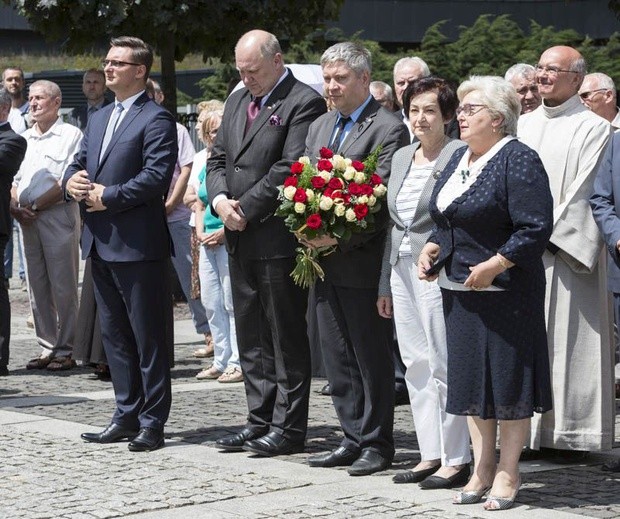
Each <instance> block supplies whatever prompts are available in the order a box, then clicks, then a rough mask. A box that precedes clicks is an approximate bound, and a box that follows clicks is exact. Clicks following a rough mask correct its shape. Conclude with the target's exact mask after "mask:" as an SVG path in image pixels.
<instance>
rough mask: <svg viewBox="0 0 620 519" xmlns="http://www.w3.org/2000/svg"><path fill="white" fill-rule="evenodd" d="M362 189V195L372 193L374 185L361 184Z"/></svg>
mask: <svg viewBox="0 0 620 519" xmlns="http://www.w3.org/2000/svg"><path fill="white" fill-rule="evenodd" d="M360 189H361V190H362V195H366V196H370V195H372V186H371V185H370V184H362V185H361V186H360Z"/></svg>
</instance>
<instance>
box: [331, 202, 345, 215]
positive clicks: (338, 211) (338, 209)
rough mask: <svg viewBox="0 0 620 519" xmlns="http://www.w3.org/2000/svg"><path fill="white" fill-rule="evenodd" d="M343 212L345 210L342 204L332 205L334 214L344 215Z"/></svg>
mask: <svg viewBox="0 0 620 519" xmlns="http://www.w3.org/2000/svg"><path fill="white" fill-rule="evenodd" d="M344 212H345V209H344V205H342V204H338V205H336V207H334V214H335V215H336V216H344Z"/></svg>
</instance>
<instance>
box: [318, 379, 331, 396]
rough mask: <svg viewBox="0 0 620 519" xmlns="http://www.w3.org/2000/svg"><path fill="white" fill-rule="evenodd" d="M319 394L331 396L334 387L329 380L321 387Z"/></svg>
mask: <svg viewBox="0 0 620 519" xmlns="http://www.w3.org/2000/svg"><path fill="white" fill-rule="evenodd" d="M319 394H320V395H323V396H331V394H332V388H331V386H330V385H329V382H328V383H327V384H325V385H324V386H323V387H322V388H321V389H319Z"/></svg>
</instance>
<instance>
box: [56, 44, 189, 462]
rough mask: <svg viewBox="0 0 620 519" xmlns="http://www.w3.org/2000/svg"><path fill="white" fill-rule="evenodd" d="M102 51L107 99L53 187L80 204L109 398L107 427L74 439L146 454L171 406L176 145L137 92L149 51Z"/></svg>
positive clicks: (171, 129)
mask: <svg viewBox="0 0 620 519" xmlns="http://www.w3.org/2000/svg"><path fill="white" fill-rule="evenodd" d="M110 44H111V48H110V50H109V52H108V55H107V57H106V59H105V60H104V62H103V65H104V72H105V75H106V84H107V86H108V88H109V89H110V90H112V91H113V92H114V93H115V94H116V100H115V102H114V104H111V105H109V106H107V107H105V108H103V109H101V110H99V111H97V112H95V113H94V114H93V115H92V116H91V121H90V123H89V125H88V127H87V129H86V134H85V136H84V140H83V142H82V146H81V149H80V151H79V152H78V153H77V154H76V156H75V160H74V163H73V164H72V165H71V166H70V167H69V168H68V169H67V171H66V173H65V177H64V181H63V187H64V189H65V193H66V195H67V196H68V197H72V198H74V199H76V200H79V201H81V206H82V209H83V216H84V230H83V234H82V255H83V257H84V258H86V257H90V258H91V259H92V271H93V281H94V285H95V298H96V301H97V308H98V309H99V319H100V323H101V333H102V339H103V346H104V349H105V352H106V357H107V359H108V363H109V365H110V372H111V375H112V383H113V385H114V392H115V399H116V411H115V413H114V416H113V417H112V423H111V424H110V425H109V426H108V427H107V428H106V429H104V430H103V431H102V432H101V433H96V434H95V433H84V434H82V439H84V440H85V441H89V442H96V443H111V442H116V441H120V440H124V439H126V438H129V439H131V440H132V441H131V442H130V443H129V450H131V451H151V450H155V449H158V448H160V447H163V445H164V433H163V431H164V424H165V423H166V420H167V419H168V414H169V412H170V403H171V392H170V368H169V364H168V354H167V346H168V345H167V341H169V340H171V335H170V333H167V332H169V326H171V324H172V298H171V295H170V287H169V286H168V285H167V283H166V280H167V279H168V276H167V272H168V271H167V260H168V257H169V256H170V235H169V234H168V228H167V226H166V212H165V208H164V198H165V195H166V193H167V191H168V188H169V186H170V181H171V178H172V172H173V170H174V164H175V161H176V158H177V151H178V150H177V137H176V128H175V122H174V119H173V117H172V115H170V113H169V112H168V111H166V110H165V109H163V108H161V107H160V106H159V105H158V104H157V103H155V102H154V101H152V100H151V99H150V98H149V97H148V96H147V95H146V93H145V84H146V80H147V79H148V75H149V71H150V68H151V65H152V63H153V51H152V49H151V47H150V46H149V45H147V44H146V43H144V42H143V41H142V40H140V39H138V38H134V37H129V36H124V37H119V38H113V39H112V40H111V42H110Z"/></svg>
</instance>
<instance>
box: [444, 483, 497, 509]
mask: <svg viewBox="0 0 620 519" xmlns="http://www.w3.org/2000/svg"><path fill="white" fill-rule="evenodd" d="M489 490H491V487H486V488H483V489H482V490H468V491H467V492H465V491H463V490H461V491H460V492H457V493H456V495H455V496H454V497H453V498H452V503H454V504H455V505H473V504H475V503H479V502H480V501H481V500H482V498H483V496H484V494H486V493H487V492H488V491H489Z"/></svg>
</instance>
